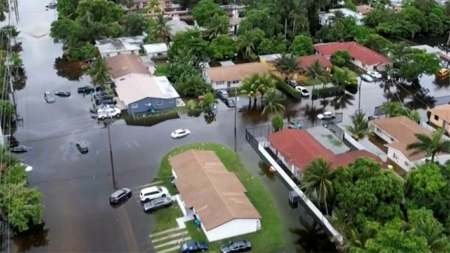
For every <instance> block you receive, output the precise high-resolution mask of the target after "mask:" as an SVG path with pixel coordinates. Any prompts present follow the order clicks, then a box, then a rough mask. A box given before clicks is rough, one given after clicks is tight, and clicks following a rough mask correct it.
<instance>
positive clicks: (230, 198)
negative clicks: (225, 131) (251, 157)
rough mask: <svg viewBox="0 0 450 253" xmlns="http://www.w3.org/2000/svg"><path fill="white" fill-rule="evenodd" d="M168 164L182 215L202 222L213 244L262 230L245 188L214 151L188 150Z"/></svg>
mask: <svg viewBox="0 0 450 253" xmlns="http://www.w3.org/2000/svg"><path fill="white" fill-rule="evenodd" d="M169 163H170V165H171V166H172V174H173V177H174V180H173V182H174V184H175V186H176V187H177V190H178V192H179V195H177V201H178V202H179V204H180V207H181V210H182V212H183V214H184V215H185V216H186V217H188V218H193V216H194V215H195V216H196V217H197V218H198V219H199V220H200V222H201V228H202V230H203V232H204V233H205V235H206V237H207V238H208V240H209V241H210V242H211V241H217V240H222V239H225V238H230V237H234V236H238V235H243V234H248V233H253V232H256V231H257V230H259V229H261V223H260V219H261V216H260V214H259V213H258V211H257V210H256V209H255V207H254V206H253V204H252V203H251V202H250V200H249V199H248V198H247V195H246V194H245V193H246V189H245V187H244V186H243V185H242V183H241V182H240V181H239V179H238V178H237V177H236V175H235V174H234V173H233V172H230V171H228V170H227V168H226V167H225V166H224V165H223V163H222V161H220V159H219V157H218V156H217V155H216V154H215V153H214V152H213V151H206V150H187V151H184V152H183V153H180V154H178V155H175V156H172V157H170V158H169Z"/></svg>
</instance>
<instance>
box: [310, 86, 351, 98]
mask: <svg viewBox="0 0 450 253" xmlns="http://www.w3.org/2000/svg"><path fill="white" fill-rule="evenodd" d="M344 93H345V89H344V87H342V86H332V87H325V88H320V89H314V90H313V91H312V95H311V98H312V99H317V98H328V97H334V96H339V95H343V94H344Z"/></svg>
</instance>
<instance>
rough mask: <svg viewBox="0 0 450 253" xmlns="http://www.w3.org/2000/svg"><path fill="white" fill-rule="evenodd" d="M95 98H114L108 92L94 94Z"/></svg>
mask: <svg viewBox="0 0 450 253" xmlns="http://www.w3.org/2000/svg"><path fill="white" fill-rule="evenodd" d="M94 99H95V100H105V99H111V100H112V99H113V97H111V96H108V95H107V94H95V95H94Z"/></svg>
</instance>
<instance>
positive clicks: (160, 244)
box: [149, 228, 191, 253]
mask: <svg viewBox="0 0 450 253" xmlns="http://www.w3.org/2000/svg"><path fill="white" fill-rule="evenodd" d="M149 238H150V240H151V241H152V245H153V250H154V251H155V252H156V253H169V252H175V251H178V249H179V248H180V245H181V244H182V243H183V242H186V241H189V240H191V237H190V236H189V234H188V231H187V230H186V229H185V228H171V229H167V230H164V231H161V232H157V233H153V234H151V235H149ZM149 250H151V249H149Z"/></svg>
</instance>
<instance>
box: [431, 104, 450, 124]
mask: <svg viewBox="0 0 450 253" xmlns="http://www.w3.org/2000/svg"><path fill="white" fill-rule="evenodd" d="M429 111H430V112H431V114H434V115H437V116H439V118H442V119H443V120H445V121H447V122H450V104H445V105H439V106H435V107H434V108H433V109H430V110H429Z"/></svg>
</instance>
